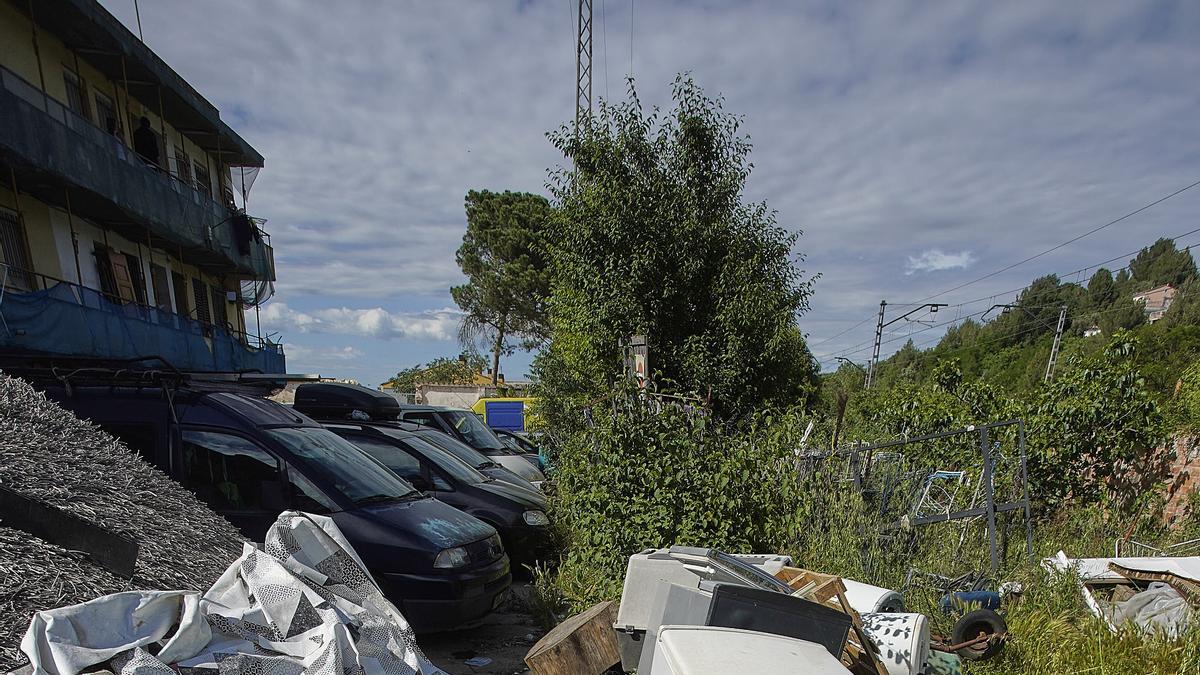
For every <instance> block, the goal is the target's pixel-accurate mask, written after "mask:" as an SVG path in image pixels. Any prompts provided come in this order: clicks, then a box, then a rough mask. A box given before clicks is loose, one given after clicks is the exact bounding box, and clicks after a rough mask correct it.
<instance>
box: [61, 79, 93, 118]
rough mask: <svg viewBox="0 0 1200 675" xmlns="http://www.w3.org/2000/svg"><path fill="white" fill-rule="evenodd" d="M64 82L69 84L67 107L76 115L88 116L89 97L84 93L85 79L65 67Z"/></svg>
mask: <svg viewBox="0 0 1200 675" xmlns="http://www.w3.org/2000/svg"><path fill="white" fill-rule="evenodd" d="M63 83H64V84H66V86H67V107H68V108H70V109H71V110H72V111H73V112H74V113H75V114H76V115H79V116H80V117H83V118H85V119H86V118H87V116H88V111H87V97H86V96H85V95H84V93H83V80H81V79H79V76H78V75H76V74H75V73H73V72H71V71H69V70H67V69H65V68H64V69H63Z"/></svg>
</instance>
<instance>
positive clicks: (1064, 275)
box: [813, 183, 1200, 361]
mask: <svg viewBox="0 0 1200 675" xmlns="http://www.w3.org/2000/svg"><path fill="white" fill-rule="evenodd" d="M1197 184H1200V183H1197ZM1197 232H1200V228H1196V229H1193V230H1188V231H1187V232H1184V233H1182V234H1178V235H1175V236H1174V237H1170V239H1171V240H1172V241H1177V240H1180V239H1183V238H1185V237H1189V236H1191V235H1193V234H1196V233H1197ZM1187 248H1190V246H1188V247H1185V250H1186V249H1187ZM1141 251H1142V249H1137V250H1135V251H1130V252H1129V253H1124V254H1122V255H1118V256H1115V257H1112V258H1109V259H1108V260H1104V261H1101V262H1098V263H1094V264H1091V265H1088V266H1086V267H1081V268H1079V269H1077V270H1072V271H1070V272H1065V273H1060V274H1056V276H1058V277H1059V278H1060V279H1064V278H1068V277H1070V276H1072V275H1075V274H1080V273H1082V272H1087V271H1088V270H1092V269H1096V268H1099V267H1103V266H1104V265H1107V264H1109V263H1112V262H1116V261H1117V260H1123V259H1127V258H1129V257H1130V256H1136V255H1137V254H1138V253H1140V252H1141ZM1128 267H1129V266H1128V265H1125V266H1122V267H1118V268H1116V269H1114V270H1112V271H1113V272H1119V271H1121V270H1123V269H1128ZM1068 283H1071V282H1068ZM1032 285H1033V284H1032V283H1030V284H1026V285H1025V286H1021V287H1019V288H1014V289H1011V290H1008V291H1000V292H998V293H993V294H991V295H984V296H981V297H978V298H975V299H973V300H967V301H966V302H960V303H957V304H953V305H949V307H950V308H957V307H966V306H968V305H973V304H976V303H979V302H983V301H985V300H995V299H996V298H999V297H1001V296H1008V295H1012V294H1015V293H1020V292H1021V291H1024V290H1026V289H1028V288H1029V287H1030V286H1032ZM1080 285H1082V284H1080ZM1030 309H1037V308H1030ZM986 311H987V310H985V311H984V312H975V313H973V314H968V315H966V316H963V317H961V319H964V320H965V319H969V318H972V317H974V316H978V315H980V314H984V313H986ZM872 318H874V317H867V318H866V319H863V320H862V321H860V322H859V323H858V324H856V325H855V326H853V327H851V328H850V329H848V330H845V331H842V332H841V333H838V334H837V335H834V336H833V337H831V338H827V339H825V340H822V341H821V342H818V343H815V344H814V345H813V346H816V345H817V344H824V343H825V342H828V341H829V340H832V339H834V338H837V337H840V336H842V335H845V334H846V333H849V332H850V331H852V330H854V329H855V328H858V327H859V326H861V325H863V324H865V323H867V322H868V321H870V320H871V319H872ZM958 320H959V319H955V320H952V321H947V322H943V323H941V324H936V325H934V326H930V327H927V328H923V329H921V330H919V331H916V332H917V333H923V332H925V331H927V330H931V329H932V328H937V327H940V326H944V325H947V324H949V323H955V322H956V321H958ZM897 339H899V338H892V339H890V340H885V341H884V342H883V343H882V344H888V343H889V342H895V341H896V340H897ZM872 342H873V341H871V340H868V341H865V342H860V343H857V344H855V345H852V346H851V347H847V348H846V350H844V351H834V352H829V353H827V354H824V355H821V356H816V358H817V359H818V361H828V360H829V358H830V357H834V358H836V357H837V356H847V355H850V354H857V353H858V352H861V351H862V350H863V348H864V345H870V344H872Z"/></svg>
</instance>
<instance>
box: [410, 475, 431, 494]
mask: <svg viewBox="0 0 1200 675" xmlns="http://www.w3.org/2000/svg"><path fill="white" fill-rule="evenodd" d="M408 482H409V483H411V484H412V486H413V487H415V488H417V489H418V490H420V491H421V492H429V491H430V490H432V489H433V486H432V485H430V484H429V481H427V480H425V477H424V476H413V477H412V478H409V479H408Z"/></svg>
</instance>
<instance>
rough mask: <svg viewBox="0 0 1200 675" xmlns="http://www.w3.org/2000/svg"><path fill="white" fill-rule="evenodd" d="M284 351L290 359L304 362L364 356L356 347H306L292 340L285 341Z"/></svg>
mask: <svg viewBox="0 0 1200 675" xmlns="http://www.w3.org/2000/svg"><path fill="white" fill-rule="evenodd" d="M283 351H284V353H285V354H287V357H288V359H290V360H293V361H302V362H342V361H355V360H358V359H361V358H362V357H363V352H362V351H361V350H359V349H357V348H355V347H305V346H304V345H298V344H293V343H290V342H286V343H284V345H283Z"/></svg>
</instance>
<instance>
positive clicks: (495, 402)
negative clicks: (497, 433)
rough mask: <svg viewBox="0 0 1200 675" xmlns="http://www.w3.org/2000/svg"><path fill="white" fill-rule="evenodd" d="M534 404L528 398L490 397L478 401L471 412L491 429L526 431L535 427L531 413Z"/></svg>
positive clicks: (533, 400) (534, 400)
mask: <svg viewBox="0 0 1200 675" xmlns="http://www.w3.org/2000/svg"><path fill="white" fill-rule="evenodd" d="M536 403H537V399H536V398H530V397H508V396H492V397H486V398H481V399H479V400H478V401H476V402H475V405H473V406H471V410H472V411H473V412H474V413H475V414H476V415H479V416H480V417H481V418H483V421H484V423H485V424H487V425H488V426H489V427H491V428H492V429H503V430H505V431H527V430H529V429H530V428H531V427H536V426H537V425H536V424H535V423H533V422H534V414H533V411H532V408H533V407H534V406H535V405H536Z"/></svg>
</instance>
